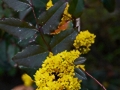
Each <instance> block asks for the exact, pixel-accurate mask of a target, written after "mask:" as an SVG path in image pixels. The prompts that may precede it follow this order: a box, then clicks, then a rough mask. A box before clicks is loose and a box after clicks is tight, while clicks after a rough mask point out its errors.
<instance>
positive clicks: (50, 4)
mask: <svg viewBox="0 0 120 90" xmlns="http://www.w3.org/2000/svg"><path fill="white" fill-rule="evenodd" d="M52 6H53V3H52V0H49V1H48V3H47V5H46V10H48V9H49V8H50V7H52Z"/></svg>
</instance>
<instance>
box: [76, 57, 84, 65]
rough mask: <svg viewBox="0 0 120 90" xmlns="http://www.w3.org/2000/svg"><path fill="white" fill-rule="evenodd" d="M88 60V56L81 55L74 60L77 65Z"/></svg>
mask: <svg viewBox="0 0 120 90" xmlns="http://www.w3.org/2000/svg"><path fill="white" fill-rule="evenodd" d="M85 61H86V58H85V57H79V58H77V59H76V60H75V61H74V64H75V65H79V64H82V63H84V62H85Z"/></svg>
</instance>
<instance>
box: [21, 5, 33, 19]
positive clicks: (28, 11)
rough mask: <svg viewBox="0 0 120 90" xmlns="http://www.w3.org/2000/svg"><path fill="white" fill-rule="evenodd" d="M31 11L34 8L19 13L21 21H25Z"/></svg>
mask: <svg viewBox="0 0 120 90" xmlns="http://www.w3.org/2000/svg"><path fill="white" fill-rule="evenodd" d="M31 11H32V8H31V7H29V8H27V9H25V10H24V11H21V12H19V17H20V19H24V18H25V17H26V16H27V15H28V14H29V13H30V12H31Z"/></svg>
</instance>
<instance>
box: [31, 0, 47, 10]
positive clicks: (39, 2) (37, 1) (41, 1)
mask: <svg viewBox="0 0 120 90" xmlns="http://www.w3.org/2000/svg"><path fill="white" fill-rule="evenodd" d="M32 2H33V5H34V6H35V7H36V8H41V7H45V6H46V3H47V2H48V0H32Z"/></svg>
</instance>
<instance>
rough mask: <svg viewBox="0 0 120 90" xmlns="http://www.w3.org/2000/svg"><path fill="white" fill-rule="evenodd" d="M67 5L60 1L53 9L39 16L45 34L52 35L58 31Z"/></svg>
mask: <svg viewBox="0 0 120 90" xmlns="http://www.w3.org/2000/svg"><path fill="white" fill-rule="evenodd" d="M65 7H66V3H65V2H64V1H62V0H59V1H58V2H57V3H56V4H55V5H54V6H53V7H51V8H50V9H49V10H47V11H45V12H44V13H42V14H41V15H40V16H39V19H38V22H39V24H40V25H41V26H42V30H43V32H44V34H50V32H53V31H54V30H55V29H57V27H58V25H59V22H60V19H61V16H62V13H63V11H64V9H65Z"/></svg>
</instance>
